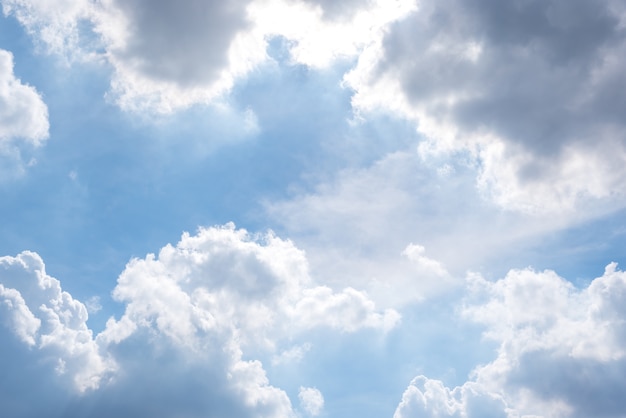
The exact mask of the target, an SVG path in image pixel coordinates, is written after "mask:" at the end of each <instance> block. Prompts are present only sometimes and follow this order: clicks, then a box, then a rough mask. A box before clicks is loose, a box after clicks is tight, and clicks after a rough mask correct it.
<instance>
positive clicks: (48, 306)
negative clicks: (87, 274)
mask: <svg viewBox="0 0 626 418" xmlns="http://www.w3.org/2000/svg"><path fill="white" fill-rule="evenodd" d="M0 283H1V284H0V296H1V297H2V299H1V305H2V307H3V310H4V311H5V313H6V314H7V315H5V322H6V325H8V326H9V328H11V329H12V330H13V331H14V333H15V334H16V335H17V336H18V337H19V338H20V339H21V340H22V341H24V342H25V343H27V344H28V345H30V346H33V347H36V348H37V349H39V350H41V352H42V355H43V356H44V357H45V358H48V359H50V360H51V361H54V362H55V364H56V370H57V372H58V373H59V374H61V375H67V376H68V377H70V378H71V381H72V382H73V385H74V386H75V387H76V388H77V389H78V390H79V391H84V390H86V389H93V388H96V387H98V386H99V384H100V382H101V380H102V379H103V378H104V377H106V376H107V375H108V374H109V373H110V372H112V371H114V369H115V364H114V362H113V361H112V360H111V359H110V358H108V356H106V355H102V353H101V351H100V349H99V347H98V346H97V344H96V343H95V341H94V339H93V338H92V332H91V330H90V329H89V328H88V327H87V324H86V321H87V309H86V308H85V306H84V305H83V304H82V303H80V302H79V301H77V300H75V299H73V298H72V296H71V295H70V294H69V293H67V292H64V291H63V290H62V289H61V285H60V283H59V281H58V280H56V279H54V278H53V277H50V276H48V275H47V274H46V271H45V267H44V264H43V261H42V260H41V258H40V257H39V256H38V255H37V254H35V253H31V252H27V251H26V252H23V253H21V254H19V255H18V256H17V257H8V256H7V257H1V258H0Z"/></svg>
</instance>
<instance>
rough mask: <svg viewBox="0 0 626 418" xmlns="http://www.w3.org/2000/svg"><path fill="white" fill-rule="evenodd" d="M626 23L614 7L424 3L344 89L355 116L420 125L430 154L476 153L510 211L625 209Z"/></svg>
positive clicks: (556, 1)
mask: <svg viewBox="0 0 626 418" xmlns="http://www.w3.org/2000/svg"><path fill="white" fill-rule="evenodd" d="M623 14H624V10H623V6H622V5H619V4H618V3H617V2H612V1H602V2H590V1H586V0H580V1H560V0H552V1H527V2H520V1H512V2H506V3H502V2H497V1H488V0H487V1H482V0H480V1H470V2H467V1H457V0H447V1H437V2H434V1H432V2H431V1H424V2H420V3H419V10H418V11H416V12H415V13H413V14H412V15H410V16H409V17H408V18H406V19H404V20H403V21H401V22H398V23H395V24H394V25H393V26H392V27H391V29H390V30H389V31H388V33H387V34H386V35H385V36H384V38H383V39H381V41H380V43H379V44H377V45H372V46H371V47H369V48H368V49H367V50H366V51H365V52H364V53H363V54H362V55H361V56H360V58H359V63H358V65H357V67H356V68H355V69H354V70H353V71H352V72H351V73H350V74H348V75H347V76H346V82H347V84H348V85H350V86H351V87H353V88H354V89H355V90H356V94H355V96H354V98H353V104H354V106H355V107H356V108H357V109H359V110H361V111H371V110H375V109H381V108H382V109H387V110H390V111H393V112H398V113H400V114H403V115H405V116H406V117H408V118H411V119H414V120H415V121H416V122H417V126H418V129H419V131H420V132H421V133H423V134H424V135H425V136H426V137H427V138H428V141H426V142H425V143H424V144H423V145H422V151H423V152H425V153H432V152H450V151H455V150H460V149H464V150H469V151H470V152H472V153H473V154H474V156H475V157H476V158H477V160H478V161H479V167H480V169H481V173H480V175H479V178H478V184H479V186H480V187H481V188H482V190H483V192H485V193H486V194H487V195H488V196H489V197H490V198H492V199H493V200H494V201H495V202H497V203H498V204H500V205H501V206H504V207H506V208H510V209H515V210H523V211H530V212H546V211H557V210H563V209H568V208H569V209H571V208H573V207H575V206H576V205H578V204H580V203H581V201H584V200H585V199H592V200H593V199H605V198H613V197H615V196H616V195H617V197H619V199H621V200H622V204H623V197H624V196H623V194H622V188H621V187H620V185H621V184H623V182H624V180H625V179H626V171H625V170H624V167H626V164H624V162H625V160H626V148H625V144H626V138H625V137H624V135H623V119H621V118H619V117H615V115H617V114H618V113H619V112H621V110H619V109H623V105H624V103H623V100H621V99H618V98H617V97H616V95H615V94H612V93H611V92H615V91H619V90H620V89H622V88H623V85H624V80H623V77H621V76H619V75H618V74H620V73H621V72H622V71H621V70H620V69H623V67H624V60H623V58H622V57H623V56H624V49H625V48H626V37H625V36H624V29H623V23H622V22H623ZM616 112H617V113H616Z"/></svg>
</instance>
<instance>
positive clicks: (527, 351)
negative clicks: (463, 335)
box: [396, 263, 626, 418]
mask: <svg viewBox="0 0 626 418" xmlns="http://www.w3.org/2000/svg"><path fill="white" fill-rule="evenodd" d="M468 284H469V286H470V295H469V296H468V298H467V300H466V305H465V307H464V308H463V315H464V316H465V317H466V318H468V319H470V320H472V321H475V322H477V323H480V324H483V325H484V326H485V327H486V330H485V332H484V336H485V337H486V338H489V339H491V340H494V341H495V342H497V343H498V344H499V348H498V351H497V356H496V358H495V359H494V360H493V361H491V362H489V363H487V364H484V365H482V366H478V367H477V368H476V369H475V370H474V371H473V372H472V380H470V381H468V382H466V383H465V384H463V385H461V386H459V387H457V388H455V389H453V390H450V389H448V388H446V387H445V386H444V385H443V383H442V382H440V381H436V380H430V379H427V378H425V377H423V376H419V377H417V378H416V379H415V380H414V381H413V382H412V383H411V385H410V386H409V388H407V390H406V392H405V393H404V396H403V398H402V402H401V403H400V405H399V406H398V409H397V411H396V418H401V417H404V418H406V417H421V416H433V415H434V416H450V417H457V416H458V417H465V416H467V417H473V416H476V417H480V416H488V415H484V414H485V413H486V412H485V411H491V413H495V414H496V415H494V416H503V417H507V416H508V417H519V416H533V417H534V416H541V417H546V418H557V417H576V418H582V417H589V416H594V417H614V416H619V415H620V414H621V413H622V412H623V410H624V407H625V404H624V400H623V396H621V392H620V388H622V387H623V386H624V384H626V381H625V380H624V373H623V371H624V370H626V352H625V351H624V348H623V347H624V343H625V342H626V328H625V327H624V324H625V323H626V321H625V317H626V316H625V314H626V312H625V310H624V306H625V304H624V302H625V300H624V299H625V297H626V273H625V272H623V271H619V270H617V268H616V264H615V263H612V264H610V265H608V266H607V268H606V270H605V272H604V274H603V275H602V276H601V277H599V278H596V279H595V280H593V281H592V282H591V283H590V284H589V285H588V286H587V287H586V288H583V289H578V288H576V287H574V286H573V285H572V284H571V283H569V282H568V281H566V280H565V279H563V278H561V277H559V276H558V275H557V274H556V273H554V272H552V271H544V272H536V271H534V270H531V269H525V270H512V271H510V272H509V273H508V274H507V275H506V277H505V278H503V279H501V280H498V281H495V282H490V281H487V280H485V279H483V278H482V277H480V276H478V275H470V277H469V278H468ZM468 394H472V397H474V400H475V401H476V402H474V403H471V402H469V401H468V399H469V398H467V396H468ZM484 402H487V403H491V404H492V405H493V406H494V407H493V408H483V407H481V406H480V405H481V404H483V403H484ZM497 405H499V406H497ZM472 408H478V409H476V410H475V411H479V412H472V411H474V409H472ZM480 411H483V412H480ZM437 414H439V415H437Z"/></svg>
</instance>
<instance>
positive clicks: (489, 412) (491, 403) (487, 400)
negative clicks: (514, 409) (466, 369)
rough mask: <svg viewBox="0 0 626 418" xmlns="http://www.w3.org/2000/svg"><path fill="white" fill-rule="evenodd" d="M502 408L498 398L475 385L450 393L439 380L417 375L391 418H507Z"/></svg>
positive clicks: (504, 405) (502, 405)
mask: <svg viewBox="0 0 626 418" xmlns="http://www.w3.org/2000/svg"><path fill="white" fill-rule="evenodd" d="M506 409H507V408H506V404H505V403H504V401H503V400H502V398H500V397H499V396H498V395H495V394H491V393H488V392H485V391H484V390H483V389H482V388H481V387H480V385H478V384H476V383H471V382H468V383H466V384H464V385H463V386H459V387H456V388H454V389H453V390H450V389H448V388H447V387H445V386H444V384H443V383H442V382H441V381H439V380H432V379H428V378H426V377H424V376H418V377H416V378H415V379H413V381H412V382H411V384H410V385H409V387H408V388H407V389H406V390H405V391H404V393H403V394H402V401H401V402H400V404H399V405H398V408H396V412H395V413H394V414H393V418H430V417H441V418H444V417H450V418H508V417H509V415H508V414H507V412H506Z"/></svg>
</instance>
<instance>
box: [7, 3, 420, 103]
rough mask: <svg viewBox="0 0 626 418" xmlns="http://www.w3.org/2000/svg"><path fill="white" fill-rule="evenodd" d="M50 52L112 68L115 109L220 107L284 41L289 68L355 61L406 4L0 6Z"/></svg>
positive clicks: (53, 4) (112, 92) (407, 7)
mask: <svg viewBox="0 0 626 418" xmlns="http://www.w3.org/2000/svg"><path fill="white" fill-rule="evenodd" d="M2 4H3V11H4V13H5V15H12V16H15V17H16V18H17V20H18V21H19V22H20V23H21V24H22V25H24V26H25V27H26V29H27V31H28V32H29V33H30V34H31V35H32V36H33V38H34V39H36V40H38V41H40V42H41V44H42V45H44V46H46V48H47V49H48V51H49V52H52V53H56V54H60V55H62V56H64V57H66V58H69V61H70V62H71V61H76V59H96V60H101V61H104V62H107V63H108V64H110V65H111V66H112V68H113V74H112V80H111V91H110V93H109V97H110V98H111V99H112V100H114V101H115V102H117V103H118V104H119V105H120V106H121V107H122V108H124V109H128V110H134V111H137V112H141V111H145V110H148V111H150V112H158V113H168V112H172V111H174V110H177V109H181V108H185V107H189V106H191V105H194V104H206V103H215V102H218V101H220V99H221V97H222V96H223V94H224V93H226V92H228V91H229V90H230V88H231V87H232V86H233V84H234V83H235V81H236V80H238V79H240V78H242V77H244V76H245V75H247V74H248V73H250V71H252V70H253V69H255V68H259V66H261V65H262V64H263V63H266V62H268V61H269V57H268V56H267V54H266V49H267V45H268V44H267V42H268V40H269V39H271V38H274V37H284V38H286V39H288V40H289V41H290V42H291V43H292V48H291V51H290V52H291V55H292V58H293V59H294V61H295V62H299V63H305V64H307V65H315V66H325V65H328V64H329V63H330V62H331V61H333V60H334V59H336V58H337V57H341V56H354V55H356V54H358V52H359V51H360V50H361V49H362V48H363V46H364V45H366V44H368V43H369V42H371V40H372V39H373V36H374V35H375V34H376V33H377V32H379V31H380V30H382V28H383V27H385V26H386V25H387V24H388V23H389V22H391V21H393V20H395V19H397V18H398V17H399V16H402V15H404V14H406V12H407V11H408V10H410V9H412V7H413V6H412V3H411V2H410V1H394V2H383V1H371V0H365V1H364V0H354V1H351V2H342V3H341V5H339V3H337V2H328V1H325V0H323V1H320V0H304V1H299V0H277V1H276V0H252V1H251V0H237V1H230V2H228V3H224V2H220V1H206V2H197V1H193V0H185V1H179V2H177V3H176V4H172V3H171V2H167V1H156V2H155V1H145V0H133V1H130V2H129V1H126V2H124V1H117V0H109V1H104V2H97V3H93V2H88V1H85V0H55V1H52V2H46V3H42V2H36V1H32V0H3V2H2Z"/></svg>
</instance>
